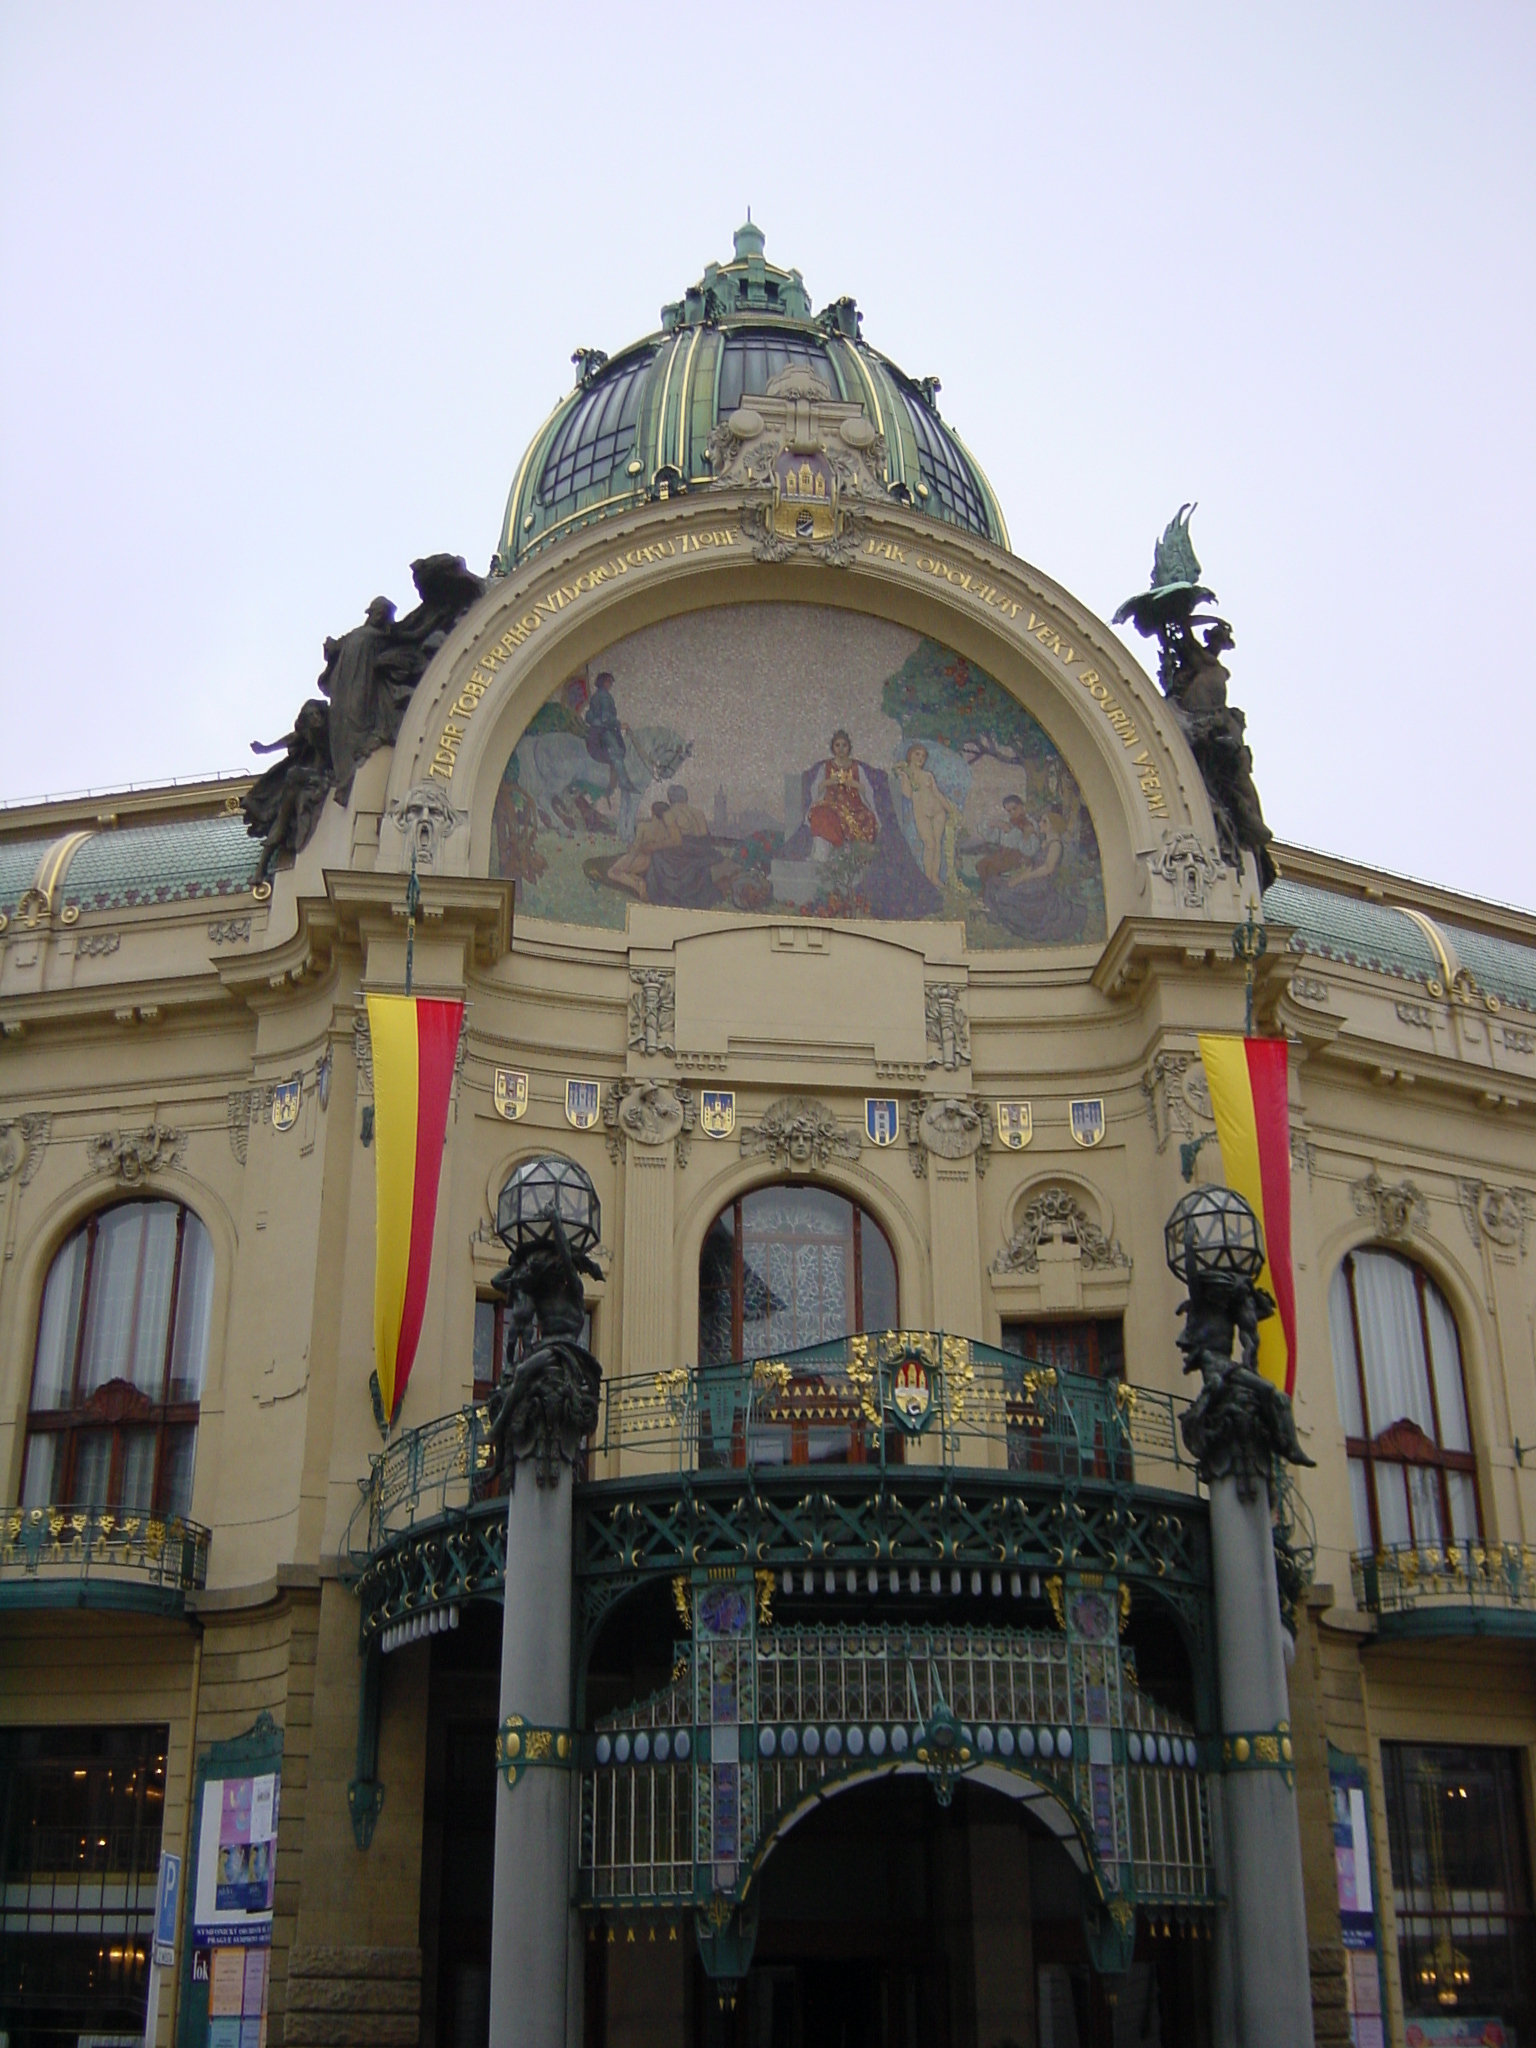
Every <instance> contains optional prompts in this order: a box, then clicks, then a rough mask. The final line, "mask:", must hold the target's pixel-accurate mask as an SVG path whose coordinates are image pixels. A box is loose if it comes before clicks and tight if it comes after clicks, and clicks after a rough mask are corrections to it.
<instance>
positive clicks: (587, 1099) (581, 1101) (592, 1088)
mask: <svg viewBox="0 0 1536 2048" xmlns="http://www.w3.org/2000/svg"><path fill="white" fill-rule="evenodd" d="M602 1092H603V1091H602V1084H601V1083H600V1082H598V1081H567V1082H566V1084H565V1120H566V1122H567V1123H568V1124H572V1125H574V1127H575V1128H576V1129H577V1130H578V1131H590V1130H591V1128H592V1126H593V1125H594V1124H595V1123H596V1122H597V1112H598V1107H599V1105H600V1103H601V1101H602Z"/></svg>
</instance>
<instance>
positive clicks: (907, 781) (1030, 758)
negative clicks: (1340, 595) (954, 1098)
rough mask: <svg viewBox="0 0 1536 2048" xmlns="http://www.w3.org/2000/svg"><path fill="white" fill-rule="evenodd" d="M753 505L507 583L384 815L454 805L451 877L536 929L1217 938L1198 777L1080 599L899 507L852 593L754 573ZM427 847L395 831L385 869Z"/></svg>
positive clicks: (522, 570) (858, 563) (406, 742)
mask: <svg viewBox="0 0 1536 2048" xmlns="http://www.w3.org/2000/svg"><path fill="white" fill-rule="evenodd" d="M765 402H766V401H765ZM748 495H750V494H748ZM750 509H751V508H750V507H748V506H747V505H745V504H743V505H741V506H740V507H733V506H732V505H730V504H727V503H726V502H725V501H724V499H723V498H722V499H718V500H717V499H716V498H714V497H713V496H711V498H710V502H709V505H708V508H707V512H706V507H705V505H704V504H703V502H702V501H701V502H700V503H699V504H697V505H695V504H694V503H693V502H692V500H691V499H690V500H688V501H687V502H684V503H677V502H672V503H667V504H658V505H655V506H651V507H648V508H645V509H644V510H642V511H640V512H639V513H637V514H636V516H635V517H634V519H633V520H632V521H631V522H629V524H628V525H627V526H626V527H624V528H618V527H610V528H609V529H608V530H607V531H606V533H601V534H600V533H599V532H597V531H595V530H594V531H592V532H590V533H586V534H581V533H578V534H574V535H572V536H570V537H569V538H568V539H567V540H566V541H565V542H564V543H563V544H562V546H561V547H560V548H558V549H552V550H550V551H549V552H548V553H547V554H545V555H542V556H537V557H534V558H531V559H529V560H528V561H526V562H524V563H522V564H520V565H519V567H518V568H517V570H516V571H515V572H514V573H513V574H512V575H508V576H506V577H502V578H498V579H495V580H493V582H492V584H491V586H490V588H489V590H488V591H487V593H486V598H485V600H484V601H483V602H482V603H481V604H479V605H477V606H476V608H475V610H474V612H473V613H472V614H471V615H470V617H469V618H468V619H466V621H465V622H464V625H463V627H462V628H461V629H460V630H459V631H458V632H456V633H455V634H454V635H453V636H452V638H451V639H450V640H449V642H448V643H447V644H446V645H445V646H444V648H443V649H442V652H441V655H440V657H439V659H438V660H437V661H436V662H435V663H434V665H433V669H432V671H431V672H430V673H429V675H428V676H427V678H426V679H425V680H424V683H423V685H422V687H421V688H420V689H419V690H418V691H417V693H416V698H415V700H414V702H413V703H412V706H411V709H410V712H409V714H408V717H407V720H406V724H405V728H404V730H403V731H402V733H401V736H400V740H399V743H398V745H397V748H396V751H395V757H394V761H393V763H392V765H391V772H390V777H389V790H388V792H387V807H388V805H389V804H393V805H394V806H399V804H400V803H401V801H402V799H404V798H405V797H406V796H407V795H408V793H409V792H411V791H412V790H413V789H418V788H419V787H420V785H422V784H423V783H424V782H428V781H434V780H435V781H439V782H441V783H442V784H443V786H444V790H445V793H446V795H447V797H448V800H449V803H450V805H451V807H452V809H453V810H454V811H456V812H460V813H463V812H468V814H469V816H470V820H471V829H470V833H469V834H468V835H465V834H463V833H459V834H457V835H456V836H455V837H454V838H453V840H452V841H451V842H450V843H449V844H447V845H446V846H445V848H444V850H443V855H442V859H443V865H444V869H445V871H447V872H462V871H464V869H466V868H467V869H468V870H469V871H470V872H477V871H478V872H480V873H489V874H490V875H492V876H503V877H506V878H507V879H510V880H512V881H513V882H514V883H515V884H516V888H517V898H518V909H519V914H520V917H521V918H522V919H524V920H526V919H528V918H530V917H537V918H543V919H548V920H551V921H554V922H559V923H562V924H567V925H576V926H587V927H589V928H592V929H594V930H598V931H601V930H604V929H607V930H612V931H614V932H620V931H623V930H624V929H626V927H627V926H628V925H629V924H631V923H632V911H633V906H634V905H635V904H648V905H653V906H657V907H660V908H664V909H667V910H669V911H707V912H712V913H714V914H715V915H717V916H719V915H724V916H726V917H727V918H733V917H741V916H746V917H756V916H763V915H766V916H774V917H785V916H788V917H812V918H819V919H839V918H840V919H854V920H858V921H876V922H905V923H913V922H924V921H927V922H940V921H941V922H944V923H946V924H948V925H949V926H950V928H951V929H952V930H953V929H954V928H955V927H957V926H958V927H959V928H960V929H961V930H962V931H963V932H964V934H965V943H966V944H967V946H968V948H969V949H970V950H973V951H977V952H985V951H988V950H993V951H999V950H1006V949H1019V948H1029V949H1037V948H1041V947H1047V948H1050V947H1055V948H1064V947H1076V948H1084V947H1089V948H1097V947H1099V946H1102V945H1103V943H1104V942H1105V939H1106V937H1107V934H1108V932H1109V931H1110V930H1112V929H1114V927H1115V926H1116V925H1117V924H1118V923H1119V922H1121V921H1122V920H1123V919H1124V918H1125V917H1126V916H1127V914H1129V913H1132V912H1137V911H1140V912H1143V913H1150V914H1154V915H1155V914H1159V913H1161V914H1172V915H1180V916H1185V917H1187V916H1188V915H1189V914H1190V912H1191V910H1192V909H1194V910H1196V911H1197V912H1198V913H1199V914H1203V915H1204V916H1206V917H1225V916H1226V915H1227V914H1228V912H1229V910H1230V909H1231V908H1232V905H1231V904H1229V903H1228V902H1227V900H1226V899H1227V897H1228V896H1231V897H1232V898H1233V901H1234V902H1235V901H1236V888H1237V881H1236V877H1235V876H1232V875H1231V874H1229V873H1225V872H1223V871H1222V870H1221V866H1220V863H1219V862H1218V860H1217V859H1216V856H1215V854H1214V852H1213V853H1212V854H1211V857H1210V861H1209V863H1208V866H1209V871H1210V872H1209V876H1208V877H1205V876H1204V871H1202V873H1203V878H1204V879H1206V880H1207V882H1208V886H1206V887H1204V888H1203V889H1201V890H1193V891H1192V890H1190V889H1188V888H1181V887H1180V876H1179V875H1176V874H1171V873H1169V872H1165V869H1167V867H1168V863H1167V862H1161V861H1160V859H1159V856H1160V855H1161V854H1162V853H1163V851H1164V849H1165V845H1166V844H1167V843H1168V842H1169V840H1170V835H1172V836H1173V837H1174V838H1178V839H1179V843H1180V845H1181V846H1183V845H1184V843H1185V842H1186V841H1188V840H1189V839H1190V836H1191V835H1193V838H1194V842H1195V843H1196V844H1200V845H1204V844H1206V843H1210V844H1211V845H1212V846H1213V845H1214V828H1213V826H1212V823H1211V820H1210V816H1209V809H1208V806H1207V805H1206V804H1205V803H1204V800H1203V795H1202V793H1201V789H1200V785H1199V780H1198V776H1197V775H1195V774H1194V773H1193V772H1192V768H1191V765H1190V763H1189V761H1188V755H1187V749H1186V748H1185V747H1184V745H1183V742H1182V740H1181V739H1180V737H1179V735H1178V733H1177V731H1176V730H1175V729H1174V727H1173V725H1172V722H1171V721H1170V720H1169V718H1168V717H1167V715H1166V713H1165V710H1164V708H1163V706H1162V700H1161V699H1160V698H1159V697H1158V695H1157V692H1156V691H1155V689H1153V688H1152V687H1151V686H1150V685H1149V684H1148V682H1147V680H1146V678H1145V677H1144V676H1143V675H1142V674H1141V672H1140V671H1139V670H1138V669H1137V668H1136V666H1135V664H1134V663H1133V662H1131V661H1130V660H1129V659H1128V657H1127V656H1126V654H1125V652H1124V650H1123V649H1122V648H1121V647H1120V646H1119V644H1118V643H1117V642H1115V641H1114V639H1113V637H1112V636H1111V635H1109V634H1108V633H1107V632H1106V631H1105V629H1103V628H1102V627H1100V626H1098V625H1097V624H1096V622H1094V621H1093V620H1092V619H1091V618H1089V617H1088V615H1087V614H1085V613H1083V612H1082V611H1081V610H1080V608H1078V607H1076V606H1074V605H1073V603H1072V601H1071V600H1070V599H1068V598H1067V597H1066V595H1065V593H1062V592H1057V591H1054V589H1053V588H1052V587H1051V586H1048V585H1046V584H1044V583H1043V581H1041V580H1040V579H1038V578H1037V577H1036V575H1035V572H1033V571H1030V570H1027V569H1026V567H1025V565H1024V564H1022V563H1018V562H1015V561H1014V560H1013V559H1012V558H1011V557H1008V556H1005V555H1002V554H1001V553H999V552H998V551H995V550H987V549H985V548H984V547H983V545H982V544H981V543H979V542H976V541H974V540H971V539H967V538H965V537H963V536H960V535H955V536H953V537H950V536H947V535H945V536H940V537H938V538H935V536H934V535H933V533H932V531H931V522H922V521H919V520H918V519H917V518H916V516H915V515H912V514H909V513H906V512H905V511H903V509H902V508H900V507H898V506H895V505H893V504H879V505H876V504H873V503H871V504H869V505H868V506H867V507H865V508H864V509H862V510H861V511H860V512H859V513H858V515H857V533H856V535H854V540H856V546H855V545H853V544H852V543H850V550H849V554H848V562H847V565H846V566H844V567H841V568H833V567H832V566H831V565H830V564H829V563H828V562H826V561H825V560H823V559H822V557H820V556H818V555H817V554H816V552H815V549H814V547H812V546H811V544H810V543H809V542H808V543H807V544H806V545H805V547H804V548H800V547H799V545H798V543H797V542H796V541H795V540H794V538H793V537H791V538H790V539H789V540H787V541H786V542H785V543H784V546H783V547H781V548H777V549H776V550H775V551H773V554H772V559H765V558H764V557H763V555H762V553H761V551H760V550H758V549H756V548H754V545H753V541H752V531H753V530H755V529H753V530H749V526H750V522H749V521H748V520H747V518H746V514H747V512H748V511H749V510H750ZM994 557H995V559H994ZM408 837H409V834H408V833H407V832H406V831H405V830H403V829H398V828H397V822H396V819H395V818H394V817H393V816H391V817H390V818H389V820H388V829H386V830H385V831H384V832H382V833H381V836H380V848H379V861H380V865H381V866H382V867H384V868H395V867H402V868H403V867H405V866H407V865H408V863H409V852H410V848H409V846H408V844H407V840H408ZM1193 896H1202V897H1203V901H1202V902H1201V903H1200V904H1198V905H1196V904H1194V903H1193V902H1192V900H1191V899H1192V897H1193Z"/></svg>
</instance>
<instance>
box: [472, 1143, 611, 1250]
mask: <svg viewBox="0 0 1536 2048" xmlns="http://www.w3.org/2000/svg"><path fill="white" fill-rule="evenodd" d="M557 1217H558V1218H559V1221H560V1227H561V1229H562V1230H563V1231H564V1233H565V1241H566V1243H567V1244H568V1245H569V1246H570V1249H571V1251H572V1252H573V1253H574V1254H575V1255H576V1256H577V1257H578V1258H579V1257H580V1256H582V1255H583V1254H584V1253H585V1254H589V1255H590V1253H592V1252H593V1251H594V1250H595V1249H596V1247H597V1244H598V1240H599V1238H600V1236H601V1233H602V1222H603V1218H602V1210H601V1208H600V1207H599V1205H598V1199H597V1189H596V1188H595V1187H594V1186H593V1185H592V1180H591V1176H590V1175H589V1174H587V1173H585V1172H583V1170H582V1169H581V1168H580V1167H579V1166H578V1165H576V1163H575V1161H574V1160H570V1159H561V1158H558V1157H553V1156H552V1157H549V1158H545V1159H525V1160H524V1161H523V1163H522V1165H521V1166H519V1167H518V1168H517V1169H516V1170H515V1172H514V1173H513V1174H512V1176H511V1178H510V1179H509V1180H508V1181H507V1183H506V1185H505V1187H503V1189H502V1191H501V1196H500V1199H499V1200H498V1201H497V1204H496V1235H497V1236H498V1237H499V1238H500V1239H501V1241H502V1243H503V1244H504V1245H505V1246H506V1248H507V1250H508V1251H509V1252H511V1254H512V1255H513V1257H514V1258H516V1257H517V1255H518V1254H519V1253H525V1252H531V1251H534V1250H537V1249H538V1248H539V1247H540V1246H541V1245H549V1246H553V1244H554V1241H555V1237H554V1223H555V1219H556V1218H557Z"/></svg>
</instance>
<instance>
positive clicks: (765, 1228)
mask: <svg viewBox="0 0 1536 2048" xmlns="http://www.w3.org/2000/svg"><path fill="white" fill-rule="evenodd" d="M898 1320H899V1319H898V1316H897V1310H896V1261H895V1259H894V1258H893V1257H892V1256H891V1247H890V1244H889V1242H888V1241H887V1239H886V1235H885V1232H884V1231H883V1230H882V1229H881V1228H880V1226H879V1224H878V1223H877V1222H876V1221H875V1219H874V1217H873V1216H871V1215H870V1214H869V1213H868V1211H867V1210H864V1209H861V1208H860V1207H859V1206H858V1204H857V1203H856V1202H850V1201H849V1200H848V1199H847V1197H846V1196H845V1195H838V1194H834V1193H833V1192H832V1190H831V1189H830V1188H818V1187H806V1186H778V1187H768V1188H754V1189H753V1190H752V1192H751V1193H750V1194H748V1195H742V1196H740V1197H739V1198H738V1199H737V1200H736V1201H734V1202H732V1203H731V1204H730V1205H729V1207H727V1208H725V1209H722V1210H721V1211H720V1214H719V1215H718V1216H717V1217H716V1218H715V1220H714V1223H713V1224H712V1225H711V1226H710V1231H709V1235H708V1236H707V1237H706V1238H705V1240H704V1249H703V1252H702V1253H701V1255H700V1258H699V1363H700V1365H703V1366H710V1365H724V1364H726V1363H727V1362H728V1361H729V1360H731V1359H733V1358H770V1357H778V1356H780V1355H781V1354H782V1353H784V1352H786V1351H798V1350H799V1349H800V1348H801V1347H802V1346H803V1345H806V1344H821V1343H824V1342H826V1340H827V1339H828V1338H830V1337H846V1336H847V1335H849V1333H850V1332H851V1331H854V1330H893V1329H895V1328H896V1326H897V1323H898Z"/></svg>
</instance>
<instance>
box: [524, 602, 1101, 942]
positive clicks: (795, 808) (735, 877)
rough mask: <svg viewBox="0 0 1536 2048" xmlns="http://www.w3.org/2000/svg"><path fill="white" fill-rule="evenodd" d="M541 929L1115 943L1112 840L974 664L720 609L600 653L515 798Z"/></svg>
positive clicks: (1049, 749) (533, 740) (528, 887)
mask: <svg viewBox="0 0 1536 2048" xmlns="http://www.w3.org/2000/svg"><path fill="white" fill-rule="evenodd" d="M491 872H492V874H493V875H498V876H503V877H507V878H510V879H511V880H513V881H515V883H516V885H517V902H518V907H519V912H520V914H521V915H522V916H525V917H543V918H556V919H560V920H563V921H567V922H569V923H572V924H584V925H600V926H605V927H608V928H611V929H613V930H616V931H622V930H623V928H624V923H625V917H626V913H627V912H628V909H629V906H630V904H632V903H654V904H662V905H666V906H668V907H671V908H674V909H682V910H721V909H733V910H738V911H747V912H767V913H771V914H772V915H773V916H775V917H786V916H797V915H799V916H806V917H816V918H838V917H848V918H892V919H901V920H910V919H915V918H948V919H954V920H957V921H960V922H962V923H963V924H964V925H965V929H966V935H967V938H968V940H969V942H970V944H971V945H972V946H977V947H983V946H990V947H1000V946H1066V945H1076V944H1081V943H1083V942H1084V941H1093V940H1101V939H1102V938H1103V937H1104V935H1105V919H1104V875H1103V869H1102V866H1101V863H1100V859H1099V844H1098V839H1097V836H1096V834H1095V832H1094V827H1093V820H1092V818H1091V817H1090V816H1089V814H1088V806H1087V804H1086V803H1085V802H1084V800H1083V795H1082V792H1081V790H1080V789H1079V788H1078V785H1077V781H1076V778H1075V777H1074V776H1073V774H1072V771H1071V769H1070V768H1069V767H1068V766H1067V763H1066V761H1065V760H1064V759H1063V758H1062V755H1061V754H1060V752H1059V751H1058V749H1057V747H1056V746H1055V744H1054V742H1053V741H1052V739H1051V737H1050V735H1049V733H1047V732H1046V730H1045V728H1044V726H1042V725H1041V724H1040V722H1039V721H1038V720H1037V719H1036V718H1034V717H1032V716H1031V715H1030V713H1029V712H1028V711H1026V710H1025V709H1024V707H1023V706H1022V705H1021V704H1019V703H1018V702H1017V701H1016V700H1015V699H1014V698H1013V697H1011V696H1010V695H1009V694H1008V692H1007V691H1006V690H1005V689H1004V688H1003V687H1002V685H1001V684H1000V683H998V682H995V681H994V680H993V678H992V677H991V676H989V675H988V674H987V673H986V672H985V671H984V670H982V669H980V668H978V667H976V665H975V664H974V663H973V662H971V661H968V660H967V659H966V657H965V656H964V655H960V654H956V653H954V652H953V650H952V649H950V648H947V647H942V646H940V645H939V644H938V642H937V641H934V640H928V639H924V638H923V637H922V636H921V635H920V634H917V633H914V632H911V631H909V630H908V629H907V628H906V627H903V626H899V625H896V624H894V623H893V622H891V621H889V620H884V619H873V618H867V617H864V616H862V615H860V614H857V613H853V612H843V611H835V610H832V609H831V608H830V607H827V606H822V605H791V604H754V605H729V606H720V607H717V608H716V609H714V610H709V611H703V612H695V613H691V614H688V615H687V616H685V617H681V618H672V619H665V620H663V621H661V622H660V623H659V624H657V625H654V626H649V627H647V628H646V629H645V630H644V631H642V632H639V633H636V634H633V635H632V636H631V637H630V638H629V639H627V640H621V641H619V642H617V643H616V644H615V645H614V646H612V647H609V648H608V649H606V650H605V651H604V652H603V653H602V654H599V655H597V656H595V657H594V658H593V659H592V660H591V661H590V662H588V663H587V664H586V666H585V667H584V668H583V669H582V670H580V671H579V672H578V673H577V674H575V675H572V676H570V677H568V678H567V680H566V681H565V682H564V683H563V684H562V685H561V687H560V688H559V689H558V690H556V692H555V693H554V695H553V696H552V697H551V698H550V700H549V701H548V702H547V703H546V704H544V705H543V706H541V708H540V709H539V711H538V712H537V713H536V714H535V716H534V718H533V719H532V721H531V722H530V724H529V725H528V728H527V730H526V731H525V732H524V734H523V736H522V738H521V739H520V740H519V741H518V743H517V746H516V747H515V748H514V749H513V751H512V754H511V756H510V758H509V759H508V761H507V764H506V768H505V770H504V771H503V774H502V778H501V785H500V787H499V789H498V791H497V794H496V808H495V814H494V829H493V835H492V847H491Z"/></svg>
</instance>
